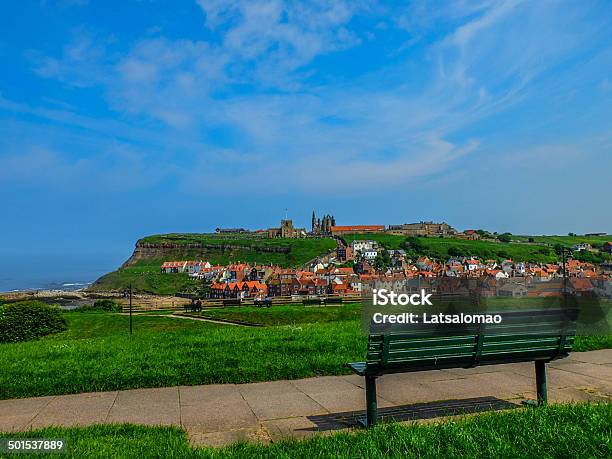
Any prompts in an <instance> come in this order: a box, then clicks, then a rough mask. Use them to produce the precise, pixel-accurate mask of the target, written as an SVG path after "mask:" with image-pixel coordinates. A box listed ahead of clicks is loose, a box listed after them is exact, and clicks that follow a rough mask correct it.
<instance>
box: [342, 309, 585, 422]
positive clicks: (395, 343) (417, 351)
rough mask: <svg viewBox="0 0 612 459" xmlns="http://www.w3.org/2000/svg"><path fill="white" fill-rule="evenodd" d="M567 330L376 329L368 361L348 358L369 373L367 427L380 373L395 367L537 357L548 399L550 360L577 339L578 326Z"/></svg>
mask: <svg viewBox="0 0 612 459" xmlns="http://www.w3.org/2000/svg"><path fill="white" fill-rule="evenodd" d="M532 312H533V311H532ZM536 313H537V312H536ZM521 331H524V330H523V329H521ZM557 332H558V331H557ZM562 333H563V334H557V335H550V334H547V333H528V334H524V333H512V332H510V333H494V334H490V335H487V334H481V333H478V334H473V335H462V336H424V335H418V334H415V333H370V335H369V339H368V350H367V356H366V361H365V362H353V363H348V364H347V366H348V367H349V368H350V369H351V370H353V371H354V372H355V373H357V374H358V375H360V376H364V377H365V382H366V418H365V420H364V421H363V422H362V423H363V424H364V425H365V426H367V427H369V426H372V425H374V424H375V423H376V421H377V402H376V378H378V377H379V376H382V375H385V374H391V373H407V372H415V371H428V370H440V369H448V368H472V367H476V366H480V365H497V364H505V363H516V362H531V361H533V362H535V375H536V391H537V403H538V404H542V403H546V400H547V386H546V363H547V362H550V361H552V360H555V359H558V358H563V357H567V356H568V355H569V353H570V352H571V350H572V345H573V342H574V332H573V331H570V332H567V331H563V332H562Z"/></svg>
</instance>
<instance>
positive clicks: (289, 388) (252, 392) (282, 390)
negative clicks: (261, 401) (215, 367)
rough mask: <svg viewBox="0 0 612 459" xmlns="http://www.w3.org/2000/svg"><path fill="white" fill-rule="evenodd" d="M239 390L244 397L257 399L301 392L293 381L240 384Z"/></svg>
mask: <svg viewBox="0 0 612 459" xmlns="http://www.w3.org/2000/svg"><path fill="white" fill-rule="evenodd" d="M238 389H239V390H240V393H241V394H242V395H243V396H250V397H257V396H261V395H263V396H267V395H268V394H274V395H281V394H292V393H296V392H299V390H298V389H297V387H296V386H295V385H294V384H292V383H291V381H267V382H259V383H249V384H240V385H238Z"/></svg>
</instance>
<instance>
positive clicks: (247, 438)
mask: <svg viewBox="0 0 612 459" xmlns="http://www.w3.org/2000/svg"><path fill="white" fill-rule="evenodd" d="M187 433H188V435H189V441H190V443H191V444H192V445H193V446H214V447H221V446H227V445H231V444H232V443H236V442H239V441H242V442H256V443H263V444H267V443H270V436H269V434H268V432H267V431H266V430H265V429H264V428H262V427H261V426H258V427H257V428H253V429H238V430H228V431H224V432H209V433H201V432H197V431H195V432H194V431H189V430H188V431H187Z"/></svg>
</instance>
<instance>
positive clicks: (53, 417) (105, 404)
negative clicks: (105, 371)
mask: <svg viewBox="0 0 612 459" xmlns="http://www.w3.org/2000/svg"><path fill="white" fill-rule="evenodd" d="M116 397H117V392H93V393H86V394H71V395H64V396H62V397H55V398H54V399H53V400H51V401H50V402H49V403H48V404H47V405H46V406H45V407H43V408H42V409H41V411H40V412H39V413H38V415H37V416H36V417H35V418H34V420H33V421H32V423H31V424H30V425H31V427H32V428H34V429H36V428H40V427H45V426H49V425H57V426H64V427H72V426H86V425H90V424H101V423H103V422H104V421H105V420H106V417H107V416H108V412H109V410H110V409H111V407H112V406H113V403H114V402H115V398H116Z"/></svg>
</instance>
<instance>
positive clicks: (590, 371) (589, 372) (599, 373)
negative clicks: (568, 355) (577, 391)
mask: <svg viewBox="0 0 612 459" xmlns="http://www.w3.org/2000/svg"><path fill="white" fill-rule="evenodd" d="M550 366H551V367H552V368H558V369H559V370H563V371H571V372H573V373H577V374H580V375H585V376H590V377H592V378H595V379H599V380H602V381H607V382H610V381H612V368H610V367H609V366H607V365H598V364H595V363H583V362H565V363H556V362H551V363H550Z"/></svg>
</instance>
